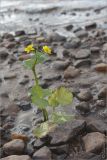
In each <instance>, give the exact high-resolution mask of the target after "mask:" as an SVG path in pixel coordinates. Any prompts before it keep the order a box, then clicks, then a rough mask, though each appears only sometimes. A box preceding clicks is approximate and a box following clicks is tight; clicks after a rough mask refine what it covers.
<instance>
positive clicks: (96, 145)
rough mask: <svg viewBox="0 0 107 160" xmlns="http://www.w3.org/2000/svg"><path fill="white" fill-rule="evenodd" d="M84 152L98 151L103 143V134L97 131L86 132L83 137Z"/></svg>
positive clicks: (104, 140)
mask: <svg viewBox="0 0 107 160" xmlns="http://www.w3.org/2000/svg"><path fill="white" fill-rule="evenodd" d="M83 142H84V146H85V151H86V152H92V153H99V152H101V150H102V148H103V147H104V145H105V142H106V139H105V135H104V134H102V133H99V132H92V133H88V134H87V135H86V136H84V137H83Z"/></svg>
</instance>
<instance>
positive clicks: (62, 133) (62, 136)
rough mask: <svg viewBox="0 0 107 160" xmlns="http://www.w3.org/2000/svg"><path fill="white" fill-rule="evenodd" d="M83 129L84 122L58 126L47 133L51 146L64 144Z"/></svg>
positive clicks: (78, 121) (75, 121)
mask: <svg viewBox="0 0 107 160" xmlns="http://www.w3.org/2000/svg"><path fill="white" fill-rule="evenodd" d="M84 127H85V121H84V120H74V121H72V122H66V123H64V124H60V125H58V126H57V127H56V128H55V130H54V131H52V132H50V133H49V135H48V136H49V137H51V142H50V145H51V146H56V145H59V144H60V145H61V144H65V143H66V142H68V141H69V140H71V139H72V138H74V137H75V136H77V135H78V134H79V132H81V131H82V130H83V129H84Z"/></svg>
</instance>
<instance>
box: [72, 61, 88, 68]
mask: <svg viewBox="0 0 107 160" xmlns="http://www.w3.org/2000/svg"><path fill="white" fill-rule="evenodd" d="M90 65H91V59H83V60H77V61H76V62H75V63H74V66H75V67H77V68H78V67H84V66H88V67H89V66H90Z"/></svg>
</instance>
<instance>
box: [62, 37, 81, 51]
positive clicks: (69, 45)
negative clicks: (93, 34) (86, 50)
mask: <svg viewBox="0 0 107 160" xmlns="http://www.w3.org/2000/svg"><path fill="white" fill-rule="evenodd" d="M80 44H81V41H80V39H79V38H73V39H72V41H71V42H66V43H64V48H66V49H71V48H77V47H79V46H80Z"/></svg>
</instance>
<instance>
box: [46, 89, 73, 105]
mask: <svg viewBox="0 0 107 160" xmlns="http://www.w3.org/2000/svg"><path fill="white" fill-rule="evenodd" d="M72 100H73V95H72V93H71V92H70V91H69V90H68V89H66V88H64V87H60V88H58V89H56V90H55V91H53V93H52V94H51V96H50V97H49V98H48V102H49V105H50V106H52V107H57V106H58V105H62V106H64V105H68V104H70V103H71V102H72Z"/></svg>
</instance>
